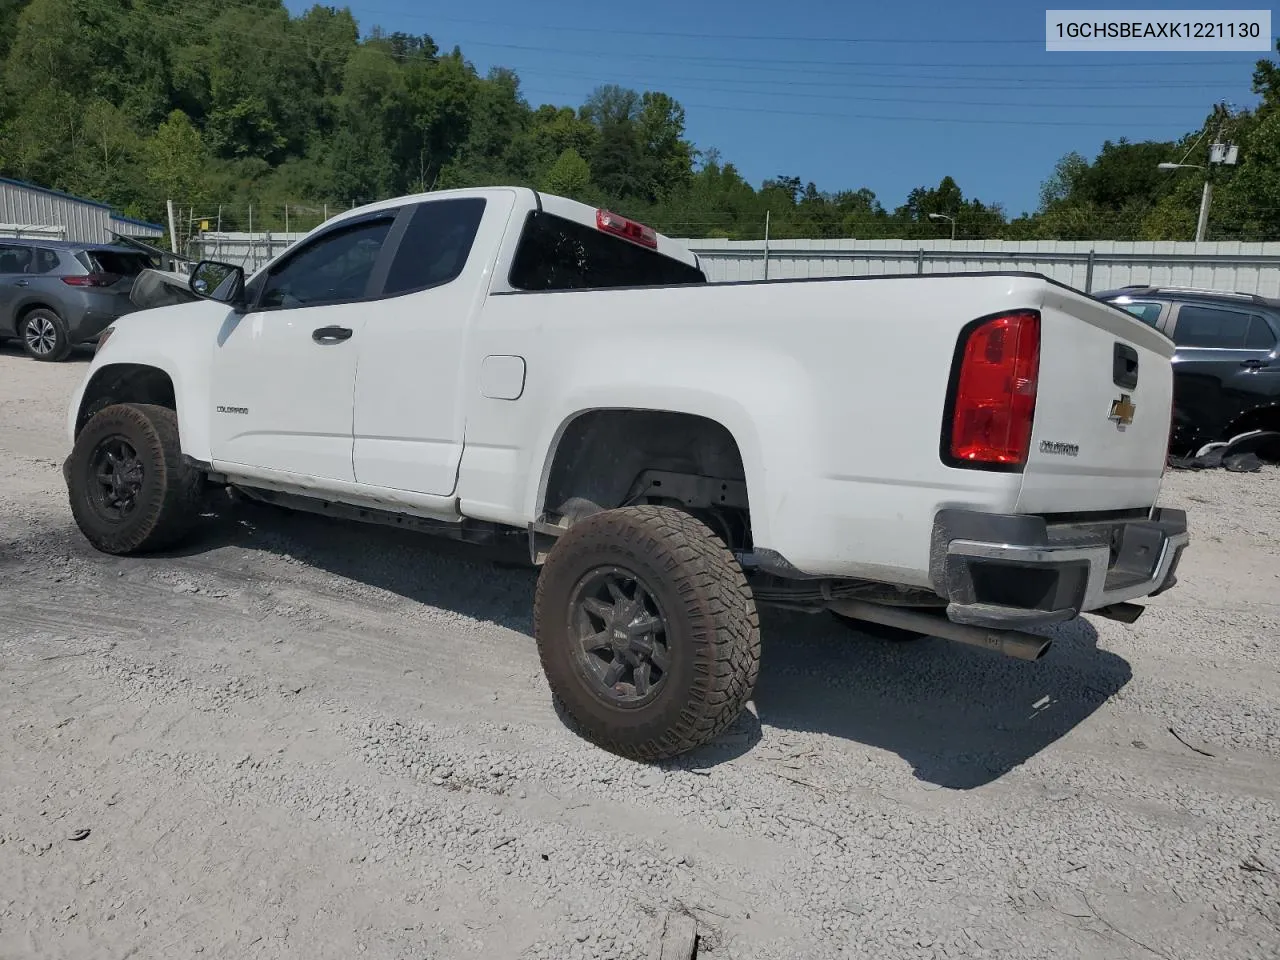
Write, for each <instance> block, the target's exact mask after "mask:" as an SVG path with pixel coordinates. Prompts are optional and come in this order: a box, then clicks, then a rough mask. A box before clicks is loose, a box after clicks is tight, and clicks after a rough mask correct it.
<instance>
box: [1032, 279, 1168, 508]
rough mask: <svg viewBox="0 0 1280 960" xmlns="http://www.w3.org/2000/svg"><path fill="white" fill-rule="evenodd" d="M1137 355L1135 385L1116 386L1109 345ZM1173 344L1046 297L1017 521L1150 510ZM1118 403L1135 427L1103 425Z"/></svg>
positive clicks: (1141, 327)
mask: <svg viewBox="0 0 1280 960" xmlns="http://www.w3.org/2000/svg"><path fill="white" fill-rule="evenodd" d="M1117 341H1119V342H1121V343H1125V344H1128V345H1129V346H1130V347H1133V348H1134V349H1135V350H1136V351H1137V354H1138V384H1137V387H1136V388H1133V389H1124V388H1121V387H1120V386H1118V385H1117V384H1116V383H1115V382H1114V381H1113V364H1114V356H1115V344H1116V343H1117ZM1172 354H1173V344H1172V343H1171V342H1170V341H1169V340H1168V339H1167V338H1165V337H1164V336H1162V335H1161V334H1159V333H1157V332H1156V331H1155V330H1153V329H1151V328H1150V327H1147V326H1146V325H1145V324H1143V323H1142V322H1141V321H1139V320H1137V319H1134V318H1130V317H1127V316H1122V315H1120V313H1119V311H1115V310H1112V309H1110V308H1108V307H1105V306H1103V305H1101V304H1097V303H1095V302H1093V301H1092V300H1089V299H1088V298H1086V297H1084V296H1083V295H1080V294H1076V293H1074V292H1072V291H1066V290H1058V289H1053V290H1051V291H1050V292H1049V293H1048V294H1047V295H1046V302H1045V304H1044V306H1043V308H1042V311H1041V335H1040V383H1039V389H1038V392H1037V398H1036V414H1035V424H1034V428H1033V431H1032V435H1031V452H1030V456H1029V457H1028V462H1027V468H1026V471H1025V472H1024V474H1023V480H1022V489H1021V492H1020V494H1019V498H1018V512H1019V513H1064V512H1077V511H1101V510H1123V509H1128V508H1136V507H1149V506H1151V505H1152V504H1154V503H1155V501H1156V498H1157V497H1158V496H1159V493H1160V482H1161V478H1162V476H1163V475H1164V466H1165V456H1166V452H1167V449H1168V440H1169V409H1170V403H1171V400H1172V395H1173V369H1172V366H1171V364H1170V361H1169V358H1170V357H1171V356H1172ZM1122 394H1125V395H1127V396H1128V397H1129V398H1130V402H1131V403H1132V404H1133V411H1132V414H1133V422H1132V423H1130V424H1120V423H1117V422H1116V421H1114V420H1112V419H1110V415H1111V410H1112V404H1113V403H1114V402H1115V401H1118V400H1120V399H1121V395H1122Z"/></svg>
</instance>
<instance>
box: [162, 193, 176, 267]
mask: <svg viewBox="0 0 1280 960" xmlns="http://www.w3.org/2000/svg"><path fill="white" fill-rule="evenodd" d="M165 202H166V204H167V205H168V207H169V251H170V252H171V253H172V254H174V255H175V256H177V253H178V220H177V217H175V216H174V214H173V201H172V200H167V201H165Z"/></svg>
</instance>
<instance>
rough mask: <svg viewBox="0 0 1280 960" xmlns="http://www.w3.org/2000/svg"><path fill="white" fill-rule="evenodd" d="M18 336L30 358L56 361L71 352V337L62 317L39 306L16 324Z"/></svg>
mask: <svg viewBox="0 0 1280 960" xmlns="http://www.w3.org/2000/svg"><path fill="white" fill-rule="evenodd" d="M18 338H19V339H20V340H21V341H22V349H23V350H25V351H26V352H27V356H28V357H30V358H31V359H32V360H42V361H45V362H50V363H56V362H58V361H59V360H65V359H67V354H69V353H70V352H71V337H70V334H68V332H67V325H66V323H65V322H64V321H63V319H62V318H61V317H60V316H58V315H57V314H56V313H54V312H53V311H52V310H47V309H45V308H44V307H40V308H38V309H36V310H32V311H31V312H30V313H28V314H27V315H26V316H25V317H23V318H22V322H21V323H19V324H18Z"/></svg>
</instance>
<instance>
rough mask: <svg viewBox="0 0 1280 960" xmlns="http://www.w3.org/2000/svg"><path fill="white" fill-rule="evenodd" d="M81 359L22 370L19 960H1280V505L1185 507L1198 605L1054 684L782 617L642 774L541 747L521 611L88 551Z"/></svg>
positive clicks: (1186, 502) (1261, 489)
mask: <svg viewBox="0 0 1280 960" xmlns="http://www.w3.org/2000/svg"><path fill="white" fill-rule="evenodd" d="M85 359H86V358H85V357H77V358H75V359H73V360H72V361H71V362H69V363H66V364H60V365H54V366H48V365H43V364H36V363H32V362H29V361H27V360H25V359H23V358H22V357H21V356H20V355H19V354H18V352H17V351H16V350H15V349H14V348H13V345H8V346H4V347H0V957H4V958H18V957H24V958H25V957H39V958H42V960H44V958H56V957H74V958H90V957H92V958H99V957H121V958H123V957H157V958H165V960H174V958H186V957H198V958H201V960H207V958H213V957H226V958H236V960H239V958H258V957H306V958H311V957H343V958H348V957H370V958H387V960H410V958H414V960H427V958H453V957H478V956H484V957H489V958H521V960H524V958H556V960H561V958H565V960H572V958H588V957H591V958H619V960H622V958H627V960H630V958H644V957H647V956H649V953H650V950H651V948H652V946H653V943H654V941H655V939H656V938H657V937H658V935H659V932H660V931H661V929H662V926H663V922H664V917H666V916H668V915H669V914H670V913H675V914H685V915H688V916H691V917H693V918H694V919H695V920H696V922H697V929H698V933H699V937H700V940H699V952H698V956H699V957H701V958H717V957H722V958H730V957H738V958H761V960H773V958H784V957H788V958H789V957H806V958H827V957H868V958H872V957H874V958H876V960H895V958H907V957H910V958H916V957H1009V958H1018V960H1032V958H1042V957H1043V958H1049V957H1053V958H1076V957H1079V958H1085V957H1088V958H1104V960H1106V958H1122V957H1124V958H1128V957H1134V958H1147V960H1149V958H1150V957H1153V956H1154V957H1160V958H1165V960H1174V958H1188V960H1191V958H1195V960H1200V958H1208V957H1231V958H1237V957H1239V958H1243V957H1250V958H1254V957H1256V958H1274V957H1276V956H1277V955H1280V803H1278V802H1280V703H1278V701H1277V696H1276V692H1277V690H1278V689H1280V683H1278V680H1280V676H1278V670H1277V668H1278V666H1280V653H1278V652H1277V647H1276V645H1275V640H1276V627H1277V606H1276V598H1277V596H1278V595H1280V594H1278V592H1277V578H1278V577H1280V564H1278V563H1277V552H1278V551H1277V547H1276V531H1277V530H1280V496H1278V495H1280V472H1277V471H1267V472H1264V473H1262V474H1256V475H1243V476H1241V475H1234V474H1226V473H1221V472H1218V473H1204V474H1176V475H1172V476H1170V478H1169V480H1168V483H1167V488H1166V489H1167V493H1166V497H1165V501H1166V502H1167V503H1169V504H1171V505H1178V506H1185V507H1187V508H1189V509H1190V511H1191V512H1192V526H1193V537H1194V541H1193V546H1192V549H1191V551H1190V552H1189V553H1188V555H1187V558H1186V561H1185V562H1184V565H1183V570H1182V582H1181V584H1180V585H1179V586H1178V588H1177V589H1176V590H1174V591H1173V592H1172V593H1171V594H1167V595H1166V596H1164V597H1162V598H1159V599H1158V600H1156V601H1154V602H1152V603H1151V605H1150V610H1149V612H1148V613H1147V614H1146V616H1144V617H1143V618H1142V619H1141V620H1140V621H1139V622H1138V623H1137V624H1136V625H1134V626H1131V627H1126V626H1122V625H1120V624H1116V623H1112V622H1110V621H1104V620H1089V621H1087V622H1084V621H1082V622H1077V623H1075V624H1071V625H1068V626H1065V627H1063V628H1060V629H1058V630H1056V631H1055V632H1056V645H1055V647H1054V649H1053V650H1052V651H1051V652H1050V654H1049V656H1048V657H1046V658H1045V660H1043V661H1041V662H1039V663H1036V664H1027V663H1022V662H1020V661H1013V660H1007V659H1003V658H998V657H994V656H992V655H989V654H987V653H985V652H984V651H980V650H971V649H969V648H965V647H960V646H958V645H954V644H948V643H946V642H945V641H940V640H937V641H935V640H930V641H925V642H923V643H920V644H915V645H908V646H906V647H900V646H895V645H892V644H887V643H880V642H876V641H874V640H871V639H870V638H866V637H862V636H859V635H857V634H854V633H851V632H848V631H845V630H843V629H842V628H841V627H839V626H838V625H836V624H834V623H832V622H828V620H827V619H826V618H823V617H818V618H814V617H803V616H789V615H788V616H780V615H776V614H775V615H770V616H767V617H766V621H765V633H764V637H765V653H764V658H765V659H764V667H763V672H762V680H761V684H760V687H759V689H758V691H757V698H756V701H755V703H754V704H753V705H752V710H751V711H750V712H749V713H745V714H744V715H743V717H742V718H741V720H740V721H739V722H738V724H737V725H736V726H735V727H734V728H733V729H732V730H731V731H730V732H729V733H728V734H726V735H725V736H724V737H723V738H722V739H721V740H720V741H719V742H718V743H716V744H715V745H713V746H711V747H708V748H706V749H705V750H703V751H700V752H698V753H697V754H695V755H693V756H690V757H686V758H683V759H682V760H680V761H679V762H675V763H669V764H663V765H659V766H643V765H639V764H634V763H630V762H627V761H623V760H620V759H617V758H615V757H612V756H610V755H608V754H605V753H602V752H600V751H599V750H597V749H595V748H593V747H592V746H590V745H589V744H587V743H585V742H583V741H582V740H580V739H578V738H577V737H576V736H575V735H574V734H572V733H571V732H570V731H569V730H567V729H566V727H565V726H564V724H563V723H562V722H561V720H560V718H559V717H557V715H556V713H555V711H554V710H553V708H552V706H551V703H550V698H549V695H548V691H547V687H546V684H545V682H544V681H543V679H542V676H541V673H540V670H539V668H538V660H537V655H536V651H535V649H534V646H533V642H532V640H531V638H530V630H531V623H530V616H531V614H530V607H531V599H532V593H533V584H534V578H533V574H532V573H530V572H527V571H522V570H516V571H512V570H507V569H501V568H498V567H495V566H493V565H492V564H489V563H487V562H485V561H483V560H481V559H476V558H475V557H474V555H469V554H464V553H460V552H459V551H458V550H456V549H449V550H446V549H444V547H443V546H442V545H440V544H437V543H435V542H433V541H430V540H424V539H418V538H414V537H412V536H408V535H403V534H401V533H400V532H397V531H385V530H381V529H376V528H363V527H357V526H352V525H346V524H341V523H337V522H326V521H322V520H319V519H312V518H308V517H304V516H296V515H290V514H285V513H280V512H276V511H273V510H270V509H266V508H260V507H249V506H238V507H226V508H223V509H219V510H217V511H216V512H214V513H212V514H211V515H210V516H208V517H207V518H206V520H205V522H204V524H203V525H202V527H201V530H200V532H199V535H198V537H197V538H196V539H195V540H194V541H193V542H192V543H191V544H190V545H189V546H188V547H186V548H184V549H183V550H181V551H178V552H176V553H174V554H172V555H168V556H164V557H155V558H147V559H129V560H122V559H116V558H111V557H107V556H103V555H100V554H97V553H95V552H94V551H93V550H91V549H90V548H89V547H88V546H87V545H86V543H85V542H84V541H83V539H82V538H81V537H80V536H79V534H78V532H77V531H76V530H75V528H74V526H73V524H72V521H71V517H70V514H69V511H68V509H67V504H66V496H65V490H64V487H63V482H62V478H61V474H60V471H59V464H60V462H61V459H62V458H63V456H64V455H65V453H66V443H65V440H64V438H63V418H64V412H65V406H66V402H67V397H68V396H69V394H70V392H71V390H72V389H73V387H74V385H75V383H76V382H78V380H79V379H80V378H81V377H82V376H83V373H84V369H85V368H84V361H85ZM1175 731H1176V734H1175ZM82 835H83V838H82V839H77V838H80V837H82Z"/></svg>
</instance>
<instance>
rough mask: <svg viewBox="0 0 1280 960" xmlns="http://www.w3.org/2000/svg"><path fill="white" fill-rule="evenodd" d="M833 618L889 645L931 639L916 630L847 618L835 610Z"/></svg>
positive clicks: (851, 628)
mask: <svg viewBox="0 0 1280 960" xmlns="http://www.w3.org/2000/svg"><path fill="white" fill-rule="evenodd" d="M831 616H833V617H834V618H835V619H836V620H838V621H840V623H842V624H844V625H845V626H846V627H848V628H849V629H850V630H857V631H858V632H859V633H865V634H866V635H867V636H869V637H873V638H874V639H876V640H885V641H888V642H889V643H911V642H912V641H913V640H926V639H928V637H929V635H928V634H927V633H918V632H916V631H915V630H907V629H906V628H904V627H891V626H889V625H888V624H884V623H873V622H872V621H870V620H858V619H856V618H855V617H846V616H845V615H844V614H842V613H836V612H835V611H834V610H832V611H831Z"/></svg>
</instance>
